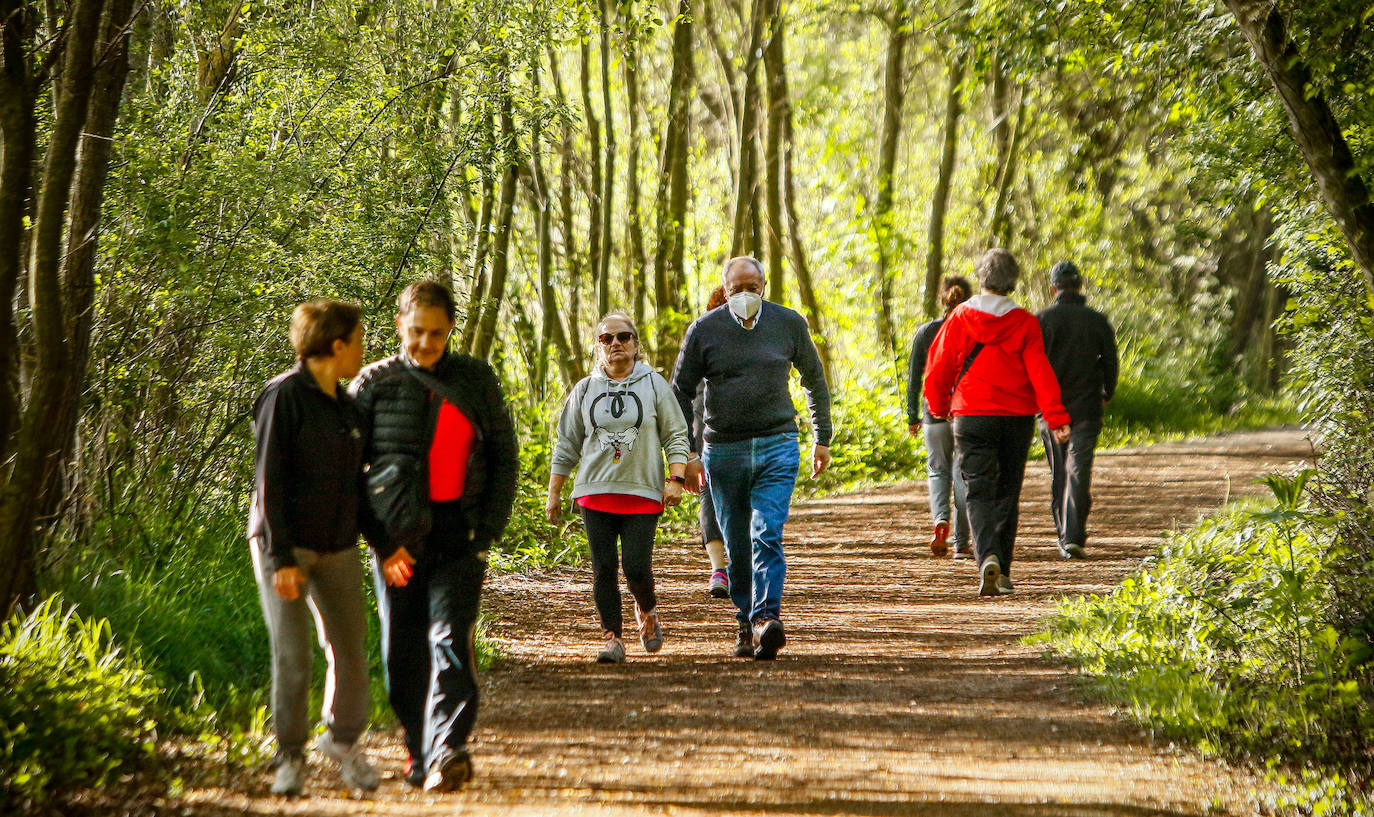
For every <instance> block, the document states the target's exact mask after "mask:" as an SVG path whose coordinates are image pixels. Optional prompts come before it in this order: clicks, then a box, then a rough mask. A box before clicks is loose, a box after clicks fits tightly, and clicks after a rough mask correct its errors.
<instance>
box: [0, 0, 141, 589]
mask: <svg viewBox="0 0 1374 817" xmlns="http://www.w3.org/2000/svg"><path fill="white" fill-rule="evenodd" d="M131 6H132V3H131V0H110V2H108V3H107V2H101V0H76V2H74V3H72V5H71V6H70V7H68V9H67V14H66V16H65V18H64V26H63V28H62V31H61V39H62V56H61V63H60V66H59V70H58V71H57V72H56V73H55V78H54V82H55V85H56V87H57V88H58V93H56V94H55V95H54V101H55V105H54V110H53V118H52V128H51V132H50V136H49V139H48V142H47V145H46V147H45V150H44V155H43V171H42V173H41V175H38V176H37V178H39V179H41V183H42V187H41V189H40V190H38V191H37V207H36V208H35V211H34V212H35V214H36V217H35V219H34V224H33V238H32V242H31V245H30V247H29V256H28V264H27V269H26V272H27V277H28V283H29V305H30V309H31V322H32V327H33V334H34V344H35V353H36V357H35V361H34V368H33V375H32V378H31V379H30V381H29V388H28V393H27V395H25V397H26V398H27V399H25V400H24V401H23V403H24V406H23V415H22V419H21V420H20V431H19V433H18V435H17V436H16V438H15V439H16V444H15V447H14V450H13V459H12V460H11V462H10V465H9V468H8V470H7V471H6V472H5V483H4V485H3V487H0V564H3V565H6V567H7V568H8V569H7V570H6V571H5V572H4V573H3V574H0V589H3V592H4V596H3V598H4V603H5V608H6V610H7V611H8V610H10V609H13V607H14V605H15V604H16V603H19V602H20V601H21V600H22V599H23V598H24V597H25V596H26V595H27V594H29V593H30V592H31V591H32V589H33V586H34V582H33V579H34V572H33V571H34V564H35V558H36V549H37V545H38V542H39V536H40V533H39V530H38V525H40V524H42V523H43V522H44V521H45V520H44V519H42V515H43V513H44V511H45V510H50V509H52V508H55V507H57V506H58V505H59V504H60V502H61V497H60V496H54V495H53V492H54V486H57V485H60V475H61V472H62V470H63V468H64V467H65V465H66V463H67V460H68V459H69V457H70V451H71V449H72V436H73V433H74V429H75V424H76V414H77V410H78V405H79V401H80V396H81V389H82V385H83V383H84V380H85V374H86V364H87V357H88V350H89V339H90V325H91V294H92V293H93V291H94V287H95V281H94V276H93V269H94V258H95V250H96V244H97V226H98V218H99V214H100V205H101V201H102V199H103V194H104V184H105V173H106V169H107V165H108V158H109V150H110V142H111V137H112V135H113V132H114V123H115V119H116V116H117V114H118V110H119V102H120V96H121V94H122V91H123V86H124V80H125V77H126V76H127V75H128V68H129V63H128V30H129V24H130V22H131V16H132V10H131ZM6 23H7V25H8V23H9V21H6ZM7 33H8V32H7ZM8 42H9V41H8V40H6V41H5V43H6V45H8ZM8 56H9V54H8V49H7V53H6V57H7V60H6V62H7V68H8V67H9V65H8ZM21 59H22V56H21ZM31 71H32V69H29V70H28V71H26V72H24V73H25V75H26V76H28V75H31ZM6 73H7V75H8V74H9V72H8V71H7V72H6ZM11 76H12V75H11ZM30 121H31V122H35V121H36V117H35V118H34V119H31V120H30ZM9 124H10V122H9V121H8V120H7V121H5V125H6V126H7V127H8V126H9ZM31 138H32V137H31ZM35 142H36V140H35ZM6 159H7V160H8V157H6ZM33 178H34V174H32V172H30V175H29V179H30V183H32V179H33ZM19 193H20V195H21V196H24V193H25V191H19ZM24 197H26V196H24ZM12 229H13V227H12V226H7V227H6V228H5V230H6V231H7V232H8V231H10V230H12ZM64 244H65V247H64ZM5 295H6V297H8V295H9V293H5ZM11 329H12V326H11Z"/></svg>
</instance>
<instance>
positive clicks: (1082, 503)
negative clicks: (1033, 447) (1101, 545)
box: [1040, 420, 1102, 545]
mask: <svg viewBox="0 0 1374 817" xmlns="http://www.w3.org/2000/svg"><path fill="white" fill-rule="evenodd" d="M1101 433H1102V421H1101V420H1079V421H1078V422H1076V423H1072V424H1071V425H1070V426H1069V441H1068V442H1067V443H1064V444H1062V445H1061V444H1059V443H1057V442H1055V441H1054V435H1053V434H1051V433H1050V429H1049V427H1048V426H1046V425H1045V421H1044V420H1041V421H1040V439H1041V440H1042V441H1043V442H1044V443H1045V458H1046V459H1048V460H1049V463H1050V511H1051V513H1053V515H1054V529H1055V531H1056V532H1057V533H1058V534H1059V544H1061V545H1067V544H1077V545H1086V544H1087V543H1088V511H1090V510H1092V506H1093V497H1092V479H1093V456H1094V454H1095V453H1096V451H1097V437H1098V435H1099V434H1101Z"/></svg>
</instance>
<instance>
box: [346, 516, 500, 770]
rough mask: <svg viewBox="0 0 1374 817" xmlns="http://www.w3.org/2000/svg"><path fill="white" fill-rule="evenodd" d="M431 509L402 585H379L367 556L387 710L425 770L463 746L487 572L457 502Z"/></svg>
mask: <svg viewBox="0 0 1374 817" xmlns="http://www.w3.org/2000/svg"><path fill="white" fill-rule="evenodd" d="M431 507H432V509H433V511H434V528H433V530H431V531H430V534H429V536H428V537H427V538H426V540H425V549H424V551H423V552H422V553H421V554H420V556H419V558H418V561H417V562H416V564H415V570H414V575H413V576H411V579H410V581H409V583H407V584H406V586H405V587H387V585H386V580H385V578H384V577H383V576H382V571H381V565H380V563H378V562H376V560H374V562H373V574H374V579H375V581H376V584H377V612H378V614H379V615H380V617H381V623H382V660H383V661H384V662H385V663H386V683H387V692H388V694H389V696H390V700H391V708H392V710H393V711H394V712H395V713H396V718H397V720H399V721H400V722H401V726H402V727H403V728H404V730H405V744H406V749H407V750H409V752H410V756H411V757H413V758H415V762H416V763H418V764H421V766H420V768H423V769H428V770H432V769H433V767H435V766H437V765H438V764H440V763H442V761H443V759H444V757H446V756H447V754H448V752H449V750H452V749H462V748H464V747H465V746H466V745H467V741H468V735H470V734H471V733H472V727H473V725H474V723H476V720H477V704H478V693H477V660H476V655H475V654H474V651H473V635H474V633H475V631H476V628H477V613H478V606H479V603H480V601H481V596H482V580H483V578H484V577H485V576H486V570H487V562H486V554H485V553H481V554H480V556H479V554H478V553H477V552H475V551H474V550H473V549H472V540H471V531H472V529H471V527H470V526H469V525H468V523H467V521H466V520H465V519H464V518H463V514H462V511H461V510H460V509H459V507H458V503H457V502H446V503H433V505H432V506H431Z"/></svg>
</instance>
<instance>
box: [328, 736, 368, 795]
mask: <svg viewBox="0 0 1374 817" xmlns="http://www.w3.org/2000/svg"><path fill="white" fill-rule="evenodd" d="M315 749H316V750H317V751H319V753H320V754H322V755H324V756H325V757H327V758H329V759H330V760H332V761H334V762H335V763H337V764H339V776H340V777H342V778H343V782H344V785H345V786H348V787H349V788H350V789H357V790H358V791H376V790H377V784H379V783H381V777H379V776H378V774H377V770H376V769H374V768H372V764H371V763H368V762H367V755H365V754H363V747H361V746H359V745H358V744H357V742H356V741H355V742H354V743H352V744H350V745H345V744H342V743H339V742H338V741H337V740H334V736H333V735H331V734H329V733H328V732H326V733H324V734H323V735H320V739H319V740H318V741H316V743H315Z"/></svg>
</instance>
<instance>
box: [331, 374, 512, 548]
mask: <svg viewBox="0 0 1374 817" xmlns="http://www.w3.org/2000/svg"><path fill="white" fill-rule="evenodd" d="M411 370H412V366H411V364H410V362H409V361H407V360H406V359H405V358H404V356H402V355H396V356H394V357H389V358H387V359H386V360H381V361H378V362H376V363H373V364H372V365H370V366H368V367H367V368H365V369H363V371H362V372H361V373H360V374H359V375H358V377H357V378H356V379H355V380H354V381H353V384H352V385H351V386H350V387H349V391H350V392H351V393H352V394H353V396H354V399H355V400H356V402H357V406H358V410H359V413H360V414H361V415H362V417H363V438H364V441H365V445H364V450H363V459H364V461H365V462H368V463H370V462H372V461H373V460H375V459H376V458H377V457H380V456H383V455H386V454H406V455H409V456H413V457H415V458H417V459H418V460H419V462H421V463H427V462H428V458H429V447H430V444H431V442H432V441H433V440H434V428H435V425H436V424H437V423H438V419H439V406H440V404H441V403H442V400H441V399H440V398H438V397H436V396H435V395H434V394H433V393H432V392H431V391H430V390H429V389H428V388H427V387H425V386H424V384H422V383H421V382H420V381H419V380H418V379H417V378H416V377H415V376H414V375H412V374H411V373H410V372H411ZM428 374H429V375H431V376H432V377H433V378H434V379H436V380H438V381H439V382H440V383H443V384H444V385H446V386H448V387H449V388H448V390H447V392H448V393H447V394H446V395H444V396H445V397H448V398H449V399H450V400H451V401H452V402H453V403H454V404H455V405H456V406H457V407H458V409H459V410H460V411H462V412H463V414H464V415H465V416H466V417H467V418H468V421H469V422H471V423H472V425H473V428H474V430H475V431H476V438H475V439H474V440H473V443H472V452H471V454H470V455H469V456H468V467H467V477H466V481H465V483H464V486H463V497H462V499H460V500H459V502H460V503H462V508H463V515H464V516H465V517H466V519H467V520H468V522H469V523H470V524H471V525H472V526H473V532H474V534H475V537H474V540H473V547H474V549H476V550H484V549H486V548H488V547H490V546H491V545H492V544H494V543H495V542H496V540H497V539H499V538H500V537H501V534H502V533H504V532H505V530H506V524H507V523H508V522H510V515H511V508H512V506H513V505H514V503H515V483H516V478H517V477H518V475H519V470H520V464H519V459H518V453H517V451H516V444H515V428H514V426H513V425H512V424H511V419H510V414H509V413H508V412H507V411H506V403H505V399H504V397H503V396H502V392H501V382H500V380H499V379H498V378H497V376H496V372H495V371H493V370H492V368H491V366H488V365H487V364H486V363H485V362H483V361H481V360H478V359H477V358H474V357H469V356H468V355H460V354H453V353H448V354H445V355H444V357H443V358H441V359H440V360H439V362H438V363H437V364H435V366H434V369H433V371H430V372H428ZM427 471H428V469H422V470H421V471H420V475H421V478H426V476H425V475H426V474H427ZM425 491H426V492H428V486H427V485H426V486H425ZM362 504H363V509H362V512H361V513H360V515H359V516H360V518H359V522H360V524H361V527H362V529H363V535H364V536H366V537H367V540H368V542H369V543H371V545H372V546H373V548H375V549H376V550H377V552H378V553H379V554H381V556H382V557H383V558H386V557H388V556H390V555H391V554H392V553H393V552H394V551H395V550H396V547H395V545H394V544H392V543H391V542H389V541H387V537H386V535H385V531H384V530H382V528H381V526H380V525H379V524H378V523H377V521H376V520H375V519H373V518H372V516H371V514H370V513H368V512H367V503H366V502H364V503H362Z"/></svg>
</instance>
